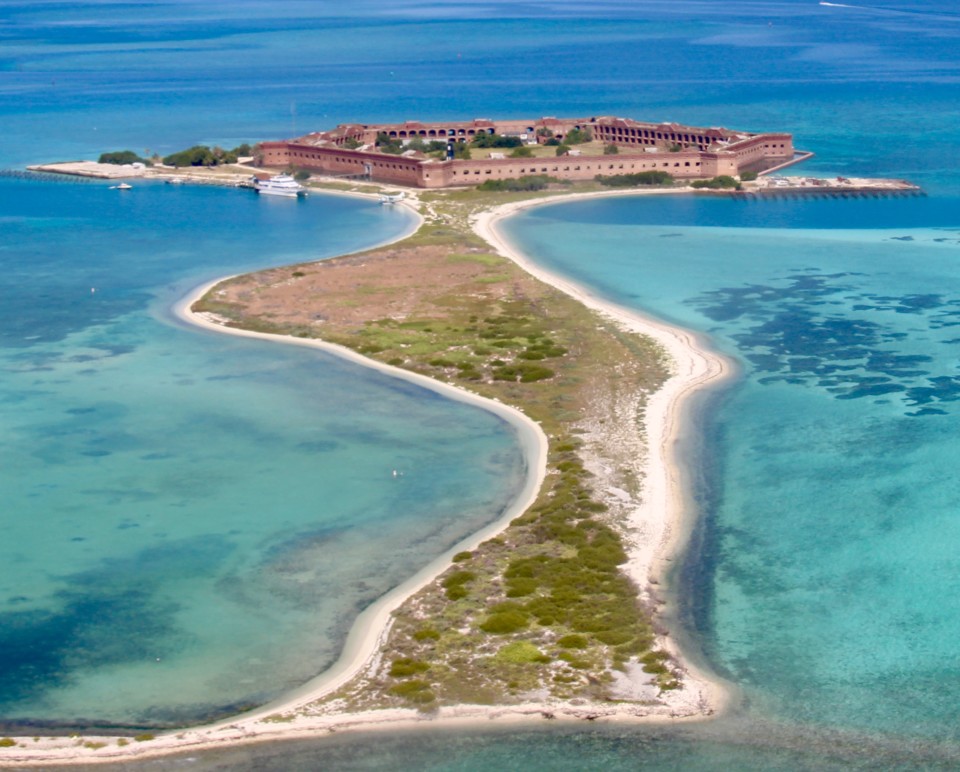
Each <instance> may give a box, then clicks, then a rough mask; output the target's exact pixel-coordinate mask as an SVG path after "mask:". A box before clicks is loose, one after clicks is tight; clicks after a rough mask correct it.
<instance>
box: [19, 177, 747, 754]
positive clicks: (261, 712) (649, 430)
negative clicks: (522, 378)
mask: <svg viewBox="0 0 960 772" xmlns="http://www.w3.org/2000/svg"><path fill="white" fill-rule="evenodd" d="M650 192H659V191H650ZM605 195H624V193H623V192H622V191H617V192H613V193H599V194H583V195H579V196H564V197H553V198H544V199H534V200H530V201H526V202H522V203H517V204H508V205H505V206H501V207H498V208H496V209H493V210H490V211H487V212H484V213H482V214H481V215H479V216H478V217H477V218H476V220H475V223H474V227H475V229H476V231H477V233H478V234H479V235H481V236H482V237H483V238H484V239H486V240H487V241H488V242H490V244H491V245H493V246H494V248H496V249H497V250H498V251H500V252H501V253H502V254H503V255H505V256H506V257H509V258H510V259H512V260H513V261H514V262H516V263H517V264H518V265H519V266H520V267H521V268H523V269H524V270H525V271H528V272H529V273H531V274H533V275H534V276H536V277H537V278H539V279H541V280H542V281H545V282H547V283H548V284H551V285H552V286H554V287H556V288H558V289H560V290H561V291H563V292H565V293H567V294H569V295H571V296H572V297H574V298H576V299H577V300H579V301H580V302H582V303H584V304H585V305H586V306H588V307H590V308H592V309H594V310H596V311H597V312H599V313H601V314H603V315H605V316H607V317H609V318H610V319H612V320H614V321H615V322H616V323H617V324H620V325H622V326H623V328H624V329H628V330H631V331H634V332H637V333H640V334H643V335H647V336H649V337H651V338H654V339H655V340H656V341H657V342H658V343H659V344H660V345H661V346H662V347H663V348H664V350H665V351H666V352H667V354H668V355H669V357H670V358H671V360H672V362H673V374H672V375H671V377H670V378H669V380H668V381H667V383H666V384H665V385H664V386H663V388H662V389H661V390H660V391H658V392H657V393H656V394H654V395H652V397H651V398H650V399H649V401H648V403H647V407H646V415H645V427H644V428H645V431H646V440H645V442H646V443H648V446H649V452H648V454H647V456H646V458H645V459H644V460H643V467H644V468H643V474H644V489H643V494H642V502H640V504H639V505H638V506H637V508H636V510H635V512H634V514H633V516H632V518H631V522H630V524H629V527H630V529H631V530H635V531H637V532H640V533H643V534H644V539H643V540H642V541H637V542H635V544H634V546H633V548H632V549H631V553H630V560H629V563H628V564H627V569H628V572H629V573H630V575H631V576H632V578H633V579H634V580H635V581H636V582H637V584H638V585H639V586H640V587H641V588H647V587H648V586H649V584H650V582H651V580H654V581H659V578H660V577H661V575H662V571H661V568H662V566H663V565H664V563H663V561H664V560H669V559H670V558H671V557H673V556H674V555H676V554H677V553H678V552H679V551H680V550H681V549H682V547H683V545H684V543H685V541H686V538H687V536H688V535H689V532H690V527H691V520H690V512H689V509H688V507H687V506H686V504H685V495H684V489H683V484H682V479H681V470H680V467H679V466H678V464H677V459H676V458H675V444H676V439H677V433H678V430H679V427H680V421H681V414H682V409H683V407H684V404H685V403H686V401H687V400H688V398H689V397H690V396H691V395H692V394H694V393H695V392H696V391H698V390H700V389H703V388H705V387H707V386H709V385H714V384H716V383H717V382H719V381H720V380H721V379H723V378H724V377H726V376H728V375H729V374H730V372H731V366H730V363H728V362H727V361H726V360H725V359H723V358H721V357H719V356H717V355H715V354H712V353H710V352H709V351H707V350H706V349H705V348H703V347H702V346H700V345H698V342H697V340H696V338H695V336H694V335H693V334H692V333H689V332H687V331H684V330H681V329H677V328H673V327H670V326H667V325H665V324H662V323H659V322H657V321H655V320H652V319H648V318H646V317H644V316H642V315H640V314H638V313H636V312H635V311H633V310H631V309H626V308H621V307H618V306H616V305H614V304H611V303H609V302H607V301H604V300H602V299H600V298H598V297H596V296H594V295H592V294H591V293H590V292H589V291H587V290H586V289H584V288H583V287H580V286H578V285H576V284H574V283H572V282H569V281H568V280H566V279H563V278H561V277H558V276H556V275H553V274H551V273H549V272H547V271H545V270H543V269H542V268H540V267H539V266H536V265H535V264H533V263H531V262H530V261H529V260H528V259H527V258H526V257H525V256H524V255H522V254H521V253H520V252H519V251H518V250H517V249H516V248H515V247H513V246H512V245H511V244H510V243H509V242H508V241H507V240H506V239H505V238H504V237H503V235H502V234H501V233H500V232H499V231H498V230H497V228H496V223H497V222H498V221H499V220H501V219H503V218H504V217H508V216H510V215H512V214H514V213H516V212H518V211H520V210H521V209H524V208H527V207H531V206H540V205H544V204H552V203H561V202H566V201H570V200H573V199H576V198H584V197H597V196H605ZM219 281H222V279H221V280H218V281H215V282H210V283H209V284H206V285H204V286H202V287H200V288H198V289H196V290H194V291H193V292H192V293H191V294H190V295H189V297H187V298H185V299H184V300H183V301H182V302H181V303H179V304H178V305H177V308H176V312H177V315H178V316H180V317H181V318H183V319H185V320H186V321H188V322H190V323H191V324H195V325H198V326H200V327H203V328H205V329H208V330H215V331H217V332H220V333H224V332H225V333H229V334H234V335H241V336H245V337H251V338H262V339H267V340H274V341H279V342H283V343H287V344H290V345H298V346H307V347H313V348H317V349H321V350H324V351H328V352H331V353H334V354H336V355H337V356H342V357H344V358H346V359H349V360H351V361H356V362H358V363H361V364H363V365H365V366H368V367H372V368H374V369H377V370H380V371H383V372H386V373H389V374H391V375H394V376H396V377H399V378H402V379H404V380H407V381H410V382H412V383H415V384H417V385H420V386H423V387H424V388H427V389H430V390H432V391H435V392H437V393H440V394H443V395H444V396H447V397H449V398H451V399H455V400H458V401H462V402H466V403H470V404H475V405H477V406H478V407H481V408H483V409H485V410H488V411H490V412H492V413H494V414H495V415H497V416H499V417H501V418H502V419H503V420H505V421H507V422H508V423H510V424H511V425H512V426H513V427H514V429H515V431H516V432H517V437H518V440H519V442H520V444H521V447H522V449H523V452H524V455H525V458H526V463H527V467H528V475H527V479H526V482H525V484H524V487H523V490H522V492H521V493H520V495H519V496H518V497H517V499H516V501H515V502H514V504H513V505H512V506H511V507H510V508H509V510H508V511H506V512H505V513H504V514H503V516H502V517H501V518H500V519H499V520H497V522H495V523H492V524H491V525H489V526H488V527H486V528H484V529H483V530H482V531H480V532H478V533H476V534H474V535H473V536H471V537H470V538H469V539H466V540H464V541H462V542H461V543H459V544H458V545H456V546H455V547H454V548H452V549H451V550H449V551H448V552H447V553H446V554H444V555H442V556H440V557H439V558H438V559H436V560H434V561H433V562H431V563H430V564H429V565H428V566H426V567H425V568H423V569H422V570H421V571H419V572H418V573H417V574H416V575H415V576H413V577H411V578H410V579H408V580H407V581H406V582H404V583H403V584H401V585H400V586H398V587H396V588H395V589H394V590H392V591H391V592H390V593H388V594H387V595H385V596H384V597H383V598H381V599H379V600H378V601H377V602H376V603H375V604H373V605H372V606H371V607H370V608H368V609H367V610H365V611H364V612H363V613H362V614H361V615H360V616H359V617H358V618H357V621H356V623H355V624H354V626H353V628H352V629H351V632H350V634H349V636H348V639H347V643H346V645H345V648H344V651H343V653H342V654H341V656H340V658H339V659H338V660H337V662H336V663H335V664H334V666H333V667H332V668H330V669H329V670H328V671H326V672H325V673H323V674H321V675H319V676H318V677H317V678H315V679H313V680H311V681H310V682H309V683H307V684H306V685H305V686H303V687H301V688H300V689H298V690H296V692H294V693H292V694H288V695H285V696H284V697H283V698H282V699H280V700H278V701H276V702H274V703H271V704H268V705H265V706H263V707H261V708H258V709H257V710H255V711H252V712H250V713H246V714H243V715H242V716H238V717H235V718H233V719H227V720H224V721H220V722H217V723H214V724H210V725H207V726H200V727H194V728H190V729H187V730H183V731H179V732H171V733H166V734H161V735H159V736H157V737H156V738H155V739H152V740H150V741H148V742H130V743H129V744H127V745H124V746H118V745H117V742H116V738H115V737H92V736H84V737H83V738H82V739H77V738H48V739H43V738H42V739H41V740H40V741H39V742H34V741H32V740H31V739H30V738H18V746H17V747H11V748H4V749H0V766H17V767H31V766H44V765H50V764H54V763H56V764H91V763H97V762H110V761H121V760H127V761H129V760H139V759H147V758H152V757H156V756H161V755H166V754H170V753H175V752H179V751H195V750H197V751H198V750H203V749H210V748H215V747H222V746H224V745H227V744H237V743H253V742H265V741H271V740H280V739H292V738H305V737H311V736H322V735H323V734H326V733H332V732H334V731H336V732H342V731H344V730H348V729H349V730H373V729H383V730H396V729H403V728H406V727H410V726H414V725H416V726H424V725H426V724H429V725H431V726H439V725H443V726H444V727H456V726H458V725H466V724H476V723H478V722H479V723H483V724H485V725H486V724H488V723H490V722H498V723H512V722H524V721H537V722H542V721H543V720H545V719H550V720H561V721H563V720H575V721H582V720H591V721H593V720H597V719H601V720H608V721H633V722H663V721H677V720H694V721H696V720H702V719H704V718H706V717H708V716H710V715H713V714H715V713H716V712H718V711H720V710H722V709H723V708H724V707H725V705H726V703H727V701H728V697H729V690H728V689H727V688H726V687H725V685H723V684H721V682H720V681H719V680H717V679H716V678H714V677H712V676H707V675H706V674H705V673H703V672H700V671H699V670H697V669H696V668H695V667H694V666H693V665H692V664H691V663H690V662H689V661H683V659H682V653H681V652H680V651H678V650H677V648H676V645H675V643H674V642H673V641H671V640H669V639H667V640H664V641H662V642H661V643H662V644H663V645H665V646H667V647H668V648H669V649H670V650H671V653H673V654H674V655H675V656H677V657H678V658H679V659H681V662H682V665H683V670H684V671H685V672H684V679H683V682H684V685H683V688H682V689H680V690H677V692H672V693H668V694H667V695H666V697H665V698H664V699H663V700H661V701H660V703H659V704H658V705H656V706H648V705H641V704H626V703H610V704H577V705H574V704H571V703H563V702H559V701H544V702H539V703H530V704H523V705H510V706H475V705H462V706H452V707H448V708H441V709H440V710H439V711H437V712H436V713H432V714H429V715H424V714H422V713H419V712H418V711H416V710H408V709H392V710H380V711H370V712H366V713H317V714H314V715H310V714H308V713H304V714H298V715H296V716H295V717H294V718H292V719H291V720H289V721H287V720H284V721H282V722H277V721H276V720H272V721H271V720H269V719H268V717H270V716H276V715H277V714H281V713H283V714H287V715H290V714H292V713H294V712H295V711H297V710H299V709H302V708H303V707H304V706H306V705H308V704H310V703H312V702H314V701H316V700H317V699H319V698H320V697H323V696H325V695H327V694H330V693H331V692H333V691H335V690H336V689H338V688H339V687H340V686H341V685H343V684H344V683H346V682H347V681H349V680H350V679H351V678H353V677H354V676H355V675H356V674H358V673H360V672H361V671H362V670H363V669H364V667H365V666H366V665H367V663H369V662H370V660H371V659H372V658H373V657H375V656H376V654H377V651H378V649H379V647H380V645H381V643H382V641H383V640H384V638H385V636H386V635H387V633H388V632H389V626H390V619H391V613H392V612H393V610H394V609H396V608H397V607H399V606H400V605H401V604H402V603H403V602H404V601H405V600H406V599H407V598H408V597H410V596H411V595H412V594H414V593H416V592H417V591H418V590H420V589H421V588H422V587H424V586H425V585H427V584H428V583H429V582H431V581H432V580H433V579H434V578H436V577H437V576H438V575H439V574H440V573H442V572H443V571H444V570H445V569H446V568H447V567H448V566H449V564H450V559H451V557H452V556H453V555H454V554H455V553H456V552H459V551H461V550H469V549H474V548H475V547H476V546H478V545H479V544H480V543H481V542H482V541H485V540H486V539H488V538H490V537H491V536H494V535H495V534H496V533H499V532H500V531H502V530H503V529H504V528H506V527H507V525H508V524H509V523H510V521H511V520H513V519H514V518H515V517H516V516H517V515H518V514H520V513H521V512H522V511H523V510H525V509H526V508H527V507H528V506H530V505H531V504H532V503H533V501H534V500H535V499H536V496H537V492H538V490H539V488H540V485H541V483H542V481H543V476H544V471H545V467H546V457H547V439H546V437H545V435H544V434H543V431H542V430H541V429H540V427H539V425H537V424H536V423H534V422H533V421H531V420H530V419H529V418H527V417H526V416H525V415H524V414H522V413H521V412H520V411H519V410H516V409H515V408H513V407H509V406H507V405H504V404H502V403H499V402H495V401H491V400H488V399H485V398H482V397H479V396H477V395H475V394H472V393H470V392H466V391H464V390H461V389H458V388H456V387H453V386H449V385H447V384H443V383H440V382H437V381H434V380H432V379H429V378H426V377H424V376H420V375H416V374H414V373H410V372H408V371H405V370H401V369H399V368H395V367H391V366H389V365H384V364H380V363H378V362H374V361H372V360H370V359H367V358H365V357H363V356H361V355H359V354H356V353H355V352H353V351H351V350H349V349H346V348H343V347H340V346H335V345H333V344H329V343H324V342H321V341H317V340H305V339H302V338H294V337H289V336H278V335H268V334H264V333H258V332H252V331H246V330H238V329H234V328H228V327H225V326H224V325H222V324H221V323H219V322H218V321H217V320H216V319H214V318H211V317H209V316H207V315H204V314H197V313H194V312H192V311H191V306H192V305H193V304H194V303H195V302H196V300H198V299H199V298H200V297H201V296H202V295H204V294H205V293H206V292H207V291H209V289H211V288H212V287H213V286H215V285H216V284H217V283H219ZM265 719H266V720H265ZM84 743H86V745H84ZM98 743H104V747H91V746H95V745H97V744H98Z"/></svg>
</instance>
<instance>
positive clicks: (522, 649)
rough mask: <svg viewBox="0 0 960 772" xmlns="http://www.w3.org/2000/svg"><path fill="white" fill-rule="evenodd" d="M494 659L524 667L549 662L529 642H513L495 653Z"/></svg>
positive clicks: (548, 658) (548, 659)
mask: <svg viewBox="0 0 960 772" xmlns="http://www.w3.org/2000/svg"><path fill="white" fill-rule="evenodd" d="M496 658H497V659H498V660H501V661H503V662H510V663H513V664H516V665H524V664H528V663H532V662H538V663H541V664H546V663H548V662H550V661H551V660H550V657H548V656H547V655H546V654H544V653H543V652H541V651H540V649H538V648H537V647H536V646H534V645H533V644H532V643H530V642H529V641H513V642H512V643H508V644H507V645H506V646H503V647H502V648H501V649H500V651H498V652H497V654H496Z"/></svg>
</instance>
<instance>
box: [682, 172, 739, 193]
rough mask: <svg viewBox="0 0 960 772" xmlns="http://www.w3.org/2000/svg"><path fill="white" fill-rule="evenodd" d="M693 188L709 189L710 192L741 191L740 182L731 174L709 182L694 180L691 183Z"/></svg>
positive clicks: (722, 175)
mask: <svg viewBox="0 0 960 772" xmlns="http://www.w3.org/2000/svg"><path fill="white" fill-rule="evenodd" d="M690 187H693V188H707V189H709V190H740V188H741V185H740V181H739V180H737V178H736V177H731V176H730V175H729V174H721V175H720V176H719V177H714V178H713V179H709V180H694V181H693V182H691V183H690Z"/></svg>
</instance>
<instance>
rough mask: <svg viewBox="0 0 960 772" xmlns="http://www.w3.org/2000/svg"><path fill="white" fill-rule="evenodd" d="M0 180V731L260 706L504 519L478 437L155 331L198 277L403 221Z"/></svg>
mask: <svg viewBox="0 0 960 772" xmlns="http://www.w3.org/2000/svg"><path fill="white" fill-rule="evenodd" d="M0 186H2V187H0V190H2V191H3V193H4V194H6V195H5V197H4V199H3V200H4V201H5V206H4V213H3V221H2V224H0V232H2V234H3V244H4V247H3V249H2V251H0V259H2V261H3V270H4V273H5V275H6V276H7V277H9V278H10V281H9V283H7V284H6V285H5V287H4V290H3V296H4V304H3V309H4V320H5V324H4V325H3V329H2V340H3V343H4V344H5V345H4V348H3V349H2V352H0V382H2V391H0V393H2V394H3V399H2V400H0V426H2V427H3V431H2V433H0V436H2V438H3V439H2V442H0V457H2V459H3V462H2V464H0V489H2V490H3V491H4V512H5V514H4V539H3V541H2V544H0V650H2V651H3V658H2V660H0V674H2V675H0V681H2V683H3V689H2V691H0V710H2V715H3V716H4V719H5V721H6V722H8V723H14V724H16V723H28V724H31V725H53V726H57V725H70V724H75V723H77V722H78V721H79V722H93V723H94V724H97V725H104V724H106V725H110V724H117V725H160V726H164V725H171V724H173V725H180V724H183V723H189V722H195V721H197V720H200V719H203V718H206V717H212V716H216V715H221V714H223V713H224V712H230V711H233V710H235V709H237V708H238V707H241V706H244V705H249V704H253V703H257V702H263V701H265V700H267V699H270V698H273V697H276V696H277V695H278V694H281V693H283V692H284V691H285V690H288V689H290V688H293V687H295V686H298V685H299V684H301V683H303V682H304V681H305V680H306V679H308V678H309V677H311V676H313V675H315V674H316V673H318V672H320V671H321V670H322V669H323V668H324V667H326V666H327V665H329V664H330V663H331V662H332V661H333V660H334V659H335V658H336V656H337V654H338V653H339V648H340V646H341V644H342V642H343V639H344V636H345V634H346V631H347V630H348V629H349V626H350V624H351V622H352V620H353V618H354V617H355V616H356V614H357V613H358V612H359V611H360V610H362V609H363V608H364V607H365V606H367V605H369V603H370V602H371V601H373V600H374V599H376V598H377V597H379V596H380V595H382V594H383V593H384V592H386V591H387V590H389V589H390V588H391V587H393V586H394V585H396V584H397V583H399V582H400V581H402V580H403V579H405V578H406V577H408V576H410V575H411V574H413V573H414V572H415V571H416V570H417V569H418V568H420V567H421V566H422V565H423V564H424V563H425V562H426V561H429V559H430V557H431V556H435V555H438V554H439V553H441V552H443V551H444V550H446V549H449V548H450V547H451V546H452V545H453V544H455V543H456V542H457V541H458V540H459V539H461V538H463V537H464V536H466V535H468V534H470V533H471V532H472V531H475V530H477V528H479V527H480V526H481V525H483V524H485V523H487V522H489V521H490V520H491V519H493V518H494V517H495V516H496V515H497V513H499V512H500V510H501V509H502V508H503V506H505V504H506V503H507V502H508V501H509V499H510V496H511V494H512V493H513V491H514V490H515V488H516V486H517V485H518V484H519V478H520V471H519V470H520V469H521V464H520V462H519V455H518V450H517V449H516V447H515V446H514V438H513V433H512V431H511V430H510V429H509V428H507V427H505V426H504V425H503V424H502V423H501V422H500V421H499V420H498V419H495V418H493V417H491V416H489V415H487V414H485V413H483V412H482V411H479V410H477V409H475V408H468V407H466V406H464V405H462V404H459V403H454V402H451V401H449V400H444V399H441V398H439V397H437V396H435V395H434V394H433V393H431V392H428V391H425V390H424V389H422V388H418V387H414V386H411V385H409V384H406V383H403V382H400V381H398V380H396V379H394V378H389V377H386V376H382V375H377V374H375V373H371V372H369V371H367V370H366V369H364V368H360V367H358V366H356V365H352V364H347V363H345V362H342V361H340V360H338V359H337V358H335V357H333V356H330V355H327V354H322V353H318V352H314V351H306V350H304V349H302V348H297V347H286V346H279V345H275V344H274V345H270V344H268V343H263V342H258V341H249V340H239V339H234V338H229V337H226V336H223V335H217V334H212V333H205V332H198V331H197V330H195V329H192V328H187V327H185V326H184V325H183V324H182V323H179V322H177V321H174V320H173V319H172V318H171V316H170V313H169V310H168V309H169V308H170V306H171V305H172V303H173V302H174V301H176V300H178V299H179V298H180V297H181V296H182V295H183V294H184V293H185V291H186V289H187V288H189V287H191V286H194V285H196V284H197V283H199V282H200V281H202V280H204V279H209V278H211V277H213V276H218V275H223V274H225V273H228V272H233V271H237V270H242V269H245V268H253V267H259V266H263V265H265V264H276V263H288V262H295V261H298V260H304V259H315V258H319V257H323V256H327V255H330V254H336V253H340V252H343V251H350V250H352V249H355V248H356V247H359V246H363V245H369V244H371V243H375V242H376V241H379V240H382V239H385V238H389V237H392V236H395V235H397V234H399V233H402V232H403V231H404V230H405V229H408V228H409V227H410V225H411V218H410V217H409V216H408V215H405V214H404V213H403V212H402V211H397V210H394V209H391V208H387V207H379V206H377V205H375V204H369V203H366V202H361V203H358V202H356V201H352V200H344V199H338V198H332V197H325V196H316V197H313V198H311V199H309V200H307V201H305V202H299V203H298V202H287V201H282V202H275V201H261V200H259V199H258V198H257V197H256V195H255V194H253V193H251V192H250V191H240V190H227V189H204V188H190V187H178V188H175V189H171V188H169V187H168V186H163V185H137V186H136V187H135V189H134V190H133V191H131V192H130V193H128V194H120V195H118V194H117V192H116V191H113V190H109V188H108V187H107V186H105V185H94V184H90V185H79V184H52V183H48V184H37V183H31V184H28V183H23V182H20V181H12V180H0ZM278 204H289V205H288V206H283V205H278ZM198 213H199V216H198ZM94 289H95V290H96V291H95V292H93V291H92V290H94ZM394 469H398V470H402V471H403V472H404V474H403V476H402V477H398V478H394V477H393V476H392V474H391V472H392V470H394ZM370 565H376V566H377V570H376V571H375V572H371V571H370Z"/></svg>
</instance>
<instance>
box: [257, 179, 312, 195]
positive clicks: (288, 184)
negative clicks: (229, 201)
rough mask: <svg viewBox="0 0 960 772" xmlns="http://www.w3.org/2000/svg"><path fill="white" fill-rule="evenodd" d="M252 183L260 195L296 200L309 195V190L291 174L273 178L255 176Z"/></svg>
mask: <svg viewBox="0 0 960 772" xmlns="http://www.w3.org/2000/svg"><path fill="white" fill-rule="evenodd" d="M252 182H253V187H254V188H255V189H256V190H257V192H258V193H264V194H265V195H268V196H285V197H287V198H296V197H297V196H305V195H307V189H306V188H305V187H303V185H301V184H300V183H299V182H297V181H296V180H295V179H293V177H291V176H290V175H289V174H276V175H274V176H273V177H260V176H255V177H254V178H253V180H252Z"/></svg>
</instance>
